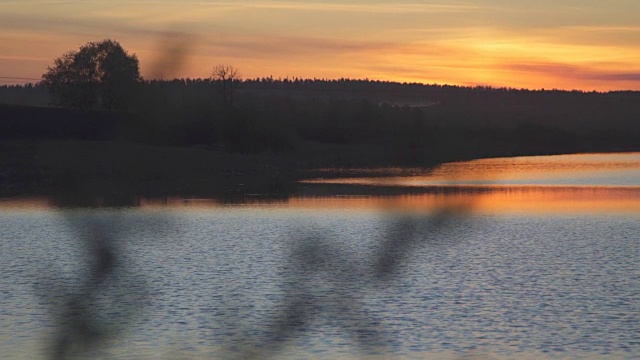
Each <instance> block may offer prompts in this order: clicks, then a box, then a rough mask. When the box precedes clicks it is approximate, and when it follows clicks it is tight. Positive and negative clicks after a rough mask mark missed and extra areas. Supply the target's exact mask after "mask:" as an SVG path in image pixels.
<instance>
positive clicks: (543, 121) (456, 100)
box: [0, 77, 640, 166]
mask: <svg viewBox="0 0 640 360" xmlns="http://www.w3.org/2000/svg"><path fill="white" fill-rule="evenodd" d="M224 85H225V84H224V82H223V81H220V80H215V79H176V80H169V81H165V80H152V81H142V82H141V83H140V84H139V86H138V87H137V89H136V91H135V92H133V93H132V95H131V97H132V98H131V99H130V106H129V108H128V110H127V111H126V112H121V113H109V112H104V111H103V112H99V111H93V112H82V111H79V110H72V109H61V108H54V107H51V106H49V103H50V98H49V95H48V92H47V89H46V88H45V87H44V86H42V85H39V84H27V85H24V86H2V87H0V104H3V105H2V106H0V113H1V114H2V116H1V120H0V138H1V139H29V138H31V139H81V140H124V141H132V142H138V143H144V144H150V145H158V146H181V147H185V146H186V147H193V146H201V147H205V148H209V149H213V150H221V151H227V152H235V153H265V152H267V153H273V154H284V153H295V152H297V151H299V150H301V149H305V148H306V147H308V145H309V144H316V145H318V144H320V145H321V144H327V145H331V146H334V147H332V149H335V146H338V148H341V149H342V150H339V151H343V152H344V154H343V155H344V156H340V157H334V158H333V160H331V161H333V162H334V163H335V164H334V165H336V166H387V165H401V166H402V165H412V166H414V165H415V166H422V165H430V164H433V163H437V162H440V161H451V160H459V159H468V158H478V157H487V156H508V155H526V154H549V153H566V152H583V151H617V150H622V151H628V150H637V149H638V148H639V147H640V92H635V91H620V92H608V93H597V92H580V91H559V90H517V89H506V88H490V87H461V86H447V85H424V84H414V83H395V82H384V81H372V80H351V79H338V80H325V79H298V78H294V79H273V78H271V77H269V78H259V79H246V80H233V83H232V84H231V85H232V89H231V90H232V91H233V103H232V104H228V103H227V101H228V100H227V99H226V92H227V91H229V89H224V88H223V86H224ZM227 85H228V84H227ZM314 146H315V145H314ZM331 161H329V163H328V164H323V165H331Z"/></svg>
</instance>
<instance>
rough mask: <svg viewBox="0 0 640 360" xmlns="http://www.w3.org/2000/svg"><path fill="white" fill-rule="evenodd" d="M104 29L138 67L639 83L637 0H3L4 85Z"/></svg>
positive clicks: (182, 72)
mask: <svg viewBox="0 0 640 360" xmlns="http://www.w3.org/2000/svg"><path fill="white" fill-rule="evenodd" d="M105 38H112V39H115V40H117V41H119V42H120V43H121V44H122V45H123V46H124V47H125V49H127V50H128V51H129V52H131V53H136V54H137V55H138V57H139V59H140V66H141V71H142V74H143V76H145V77H160V76H162V77H164V78H173V77H192V78H196V77H208V76H209V75H210V73H211V69H212V67H213V66H214V65H216V64H220V63H223V64H233V65H234V66H235V67H237V68H239V69H240V72H241V75H242V76H243V77H244V78H253V77H262V76H269V75H273V76H274V77H276V78H277V77H287V76H288V77H304V78H309V77H310V78H314V77H315V78H340V77H349V78H369V79H380V80H393V81H411V82H423V83H440V84H458V85H492V86H508V87H515V88H535V89H539V88H546V89H551V88H559V89H581V90H615V89H632V90H640V1H638V0H610V1H603V0H536V1H526V0H522V1H512V0H478V1H464V0H461V1H453V0H428V1H417V0H413V1H411V0H398V1H380V0H354V1H338V0H334V1H319V0H298V1H271V0H252V1H206V0H110V1H97V0H66V1H65V0H58V1H56V0H0V77H1V78H0V80H1V82H0V84H2V83H5V84H6V83H21V82H25V81H27V80H26V79H30V78H31V79H38V78H40V76H41V75H42V73H43V72H45V71H46V68H47V66H48V65H51V64H52V62H53V59H54V58H56V57H58V56H60V55H62V54H63V53H64V52H66V51H69V50H73V49H77V48H78V47H79V46H80V45H82V44H84V43H86V42H88V41H98V40H102V39H105ZM10 77H13V78H26V79H8V78H10Z"/></svg>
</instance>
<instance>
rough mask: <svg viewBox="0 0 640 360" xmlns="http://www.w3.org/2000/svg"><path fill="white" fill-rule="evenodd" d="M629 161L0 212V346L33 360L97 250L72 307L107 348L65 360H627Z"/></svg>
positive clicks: (632, 208)
mask: <svg viewBox="0 0 640 360" xmlns="http://www.w3.org/2000/svg"><path fill="white" fill-rule="evenodd" d="M638 161H639V160H638V154H614V155H603V154H592V155H572V156H560V157H537V158H512V159H490V160H479V161H475V162H470V163H456V164H449V165H444V166H442V167H441V168H439V169H435V170H433V171H431V172H429V173H421V174H414V175H415V176H412V177H398V176H395V177H392V178H379V177H377V178H367V179H347V180H344V179H339V180H335V179H331V180H327V179H322V180H320V179H316V180H313V181H310V182H307V183H305V185H303V186H302V188H301V190H300V193H298V194H297V195H296V196H293V197H291V198H289V199H285V200H280V201H277V202H270V201H266V200H264V199H261V198H260V197H249V198H247V201H246V202H245V203H242V204H234V205H225V204H224V202H223V201H219V200H199V199H162V200H145V199H141V200H140V201H139V205H140V206H138V207H131V208H118V209H113V208H98V209H88V208H84V209H54V208H51V206H50V205H49V204H50V202H48V201H47V200H46V199H18V200H16V199H13V200H11V201H7V200H5V201H4V202H3V204H4V205H3V206H0V223H1V224H2V226H1V227H0V274H2V277H0V324H1V325H2V326H1V327H0V348H1V349H2V351H3V357H4V358H9V359H12V358H47V355H50V354H51V351H52V344H55V343H56V339H57V338H58V337H59V334H60V332H61V331H63V330H64V329H65V326H66V325H64V324H65V319H66V320H68V319H67V318H65V317H64V315H63V314H64V313H65V309H67V308H68V305H67V304H69V302H70V300H73V299H77V297H78V294H80V295H82V294H85V293H84V292H83V291H85V290H83V286H84V285H83V284H85V280H86V277H87V274H88V273H90V272H91V269H92V266H93V265H94V264H92V262H93V261H94V260H93V258H92V257H91V251H92V249H93V247H94V244H95V243H96V241H98V240H97V239H98V237H97V235H99V236H100V237H103V238H106V239H109V244H110V246H111V247H112V249H113V251H114V254H116V257H115V259H116V260H117V261H116V271H115V272H113V273H112V274H110V275H109V277H108V278H107V279H106V280H105V281H104V282H102V283H101V285H100V286H99V287H97V288H96V289H97V290H95V291H93V292H91V293H87V294H89V295H90V296H85V298H86V299H85V300H83V301H84V302H83V304H85V307H87V308H89V309H90V310H91V314H92V321H93V322H94V323H96V324H100V326H101V327H102V328H103V329H105V331H106V333H108V334H110V335H112V336H111V337H110V338H109V340H108V341H107V342H104V343H103V342H100V343H98V344H95V345H94V346H93V347H92V349H90V350H89V351H88V352H80V353H79V356H80V357H81V358H105V359H111V358H124V359H158V358H161V359H162V358H166V359H172V358H205V359H208V358H246V357H247V356H249V355H253V356H255V357H256V358H263V357H265V356H267V355H272V356H273V358H286V357H288V358H335V357H342V358H359V357H365V358H368V357H373V358H375V357H382V358H425V357H428V358H459V357H460V356H477V357H479V358H502V357H504V358H540V357H542V358H607V357H610V358H629V359H631V358H637V357H638V356H640V270H639V268H638V265H637V264H638V263H640V242H639V241H638V234H640V222H639V220H640V206H639V204H640V202H639V200H640V196H639V195H638V191H639V190H640V188H639V187H640V181H638V178H637V175H638V173H637V171H638ZM545 164H546V165H545ZM514 168H515V169H517V171H511V170H510V169H514ZM482 169H485V170H482ZM527 169H532V170H531V171H529V170H527ZM491 172H493V175H491V176H489V173H491ZM543 173H544V174H546V175H544V176H543V175H541V174H543ZM569 174H571V176H569ZM596 179H600V182H597V181H596ZM330 182H331V184H329V183H330ZM335 182H341V184H337V185H336V184H334V183H335ZM331 186H336V187H335V188H333V190H332V188H331ZM389 188H392V189H391V190H389ZM385 189H387V190H388V191H387V190H385ZM394 189H395V190H394ZM332 191H333V193H334V194H337V193H339V194H341V195H342V196H329V195H331V192H332ZM376 192H378V194H377V195H376Z"/></svg>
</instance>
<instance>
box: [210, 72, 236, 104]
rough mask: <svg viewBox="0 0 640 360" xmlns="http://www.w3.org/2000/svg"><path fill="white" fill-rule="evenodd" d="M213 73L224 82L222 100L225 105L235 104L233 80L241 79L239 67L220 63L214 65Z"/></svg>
mask: <svg viewBox="0 0 640 360" xmlns="http://www.w3.org/2000/svg"><path fill="white" fill-rule="evenodd" d="M211 75H212V77H213V78H215V79H217V80H218V81H220V82H221V83H222V102H223V104H224V106H225V107H231V106H233V82H234V81H237V80H240V73H239V72H238V69H237V68H235V67H233V65H223V64H219V65H216V66H214V67H213V73H212V74H211Z"/></svg>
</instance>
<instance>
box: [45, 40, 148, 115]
mask: <svg viewBox="0 0 640 360" xmlns="http://www.w3.org/2000/svg"><path fill="white" fill-rule="evenodd" d="M140 80H141V77H140V70H139V63H138V58H137V57H136V55H135V54H133V55H129V54H128V53H127V52H126V51H125V50H124V48H123V47H122V46H121V45H120V44H119V43H118V42H116V41H114V40H109V39H107V40H103V41H100V42H89V43H87V44H85V45H83V46H81V47H80V49H79V50H78V51H69V52H67V53H66V54H64V55H62V56H61V57H59V58H57V59H55V60H54V63H53V66H50V67H48V68H47V72H46V73H45V74H44V75H42V83H43V84H44V85H45V86H46V87H47V88H48V89H49V92H50V93H51V96H52V98H53V103H54V104H55V105H59V106H65V107H73V108H78V109H80V110H93V109H103V110H107V111H126V110H127V107H128V105H129V103H130V99H131V97H132V95H133V92H134V91H135V88H136V86H137V84H138V83H139V82H140Z"/></svg>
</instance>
